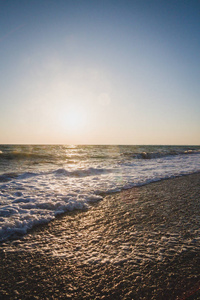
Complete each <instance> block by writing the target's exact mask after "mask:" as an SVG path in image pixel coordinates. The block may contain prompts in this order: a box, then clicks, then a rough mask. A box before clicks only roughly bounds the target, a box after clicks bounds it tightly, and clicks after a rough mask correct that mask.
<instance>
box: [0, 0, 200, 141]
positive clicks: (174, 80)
mask: <svg viewBox="0 0 200 300" xmlns="http://www.w3.org/2000/svg"><path fill="white" fill-rule="evenodd" d="M199 33H200V1H199V0H187V1H186V0H173V1H172V0H119V1H118V0H90V1H89V0H40V1H38V0H29V1H27V0H25V1H23V0H15V1H14V0H0V144H118V145H119V144H132V145H134V144H136V145H141V144H154V145H155V144H159V145H161V144H162V145H168V144H171V145H200V34H199Z"/></svg>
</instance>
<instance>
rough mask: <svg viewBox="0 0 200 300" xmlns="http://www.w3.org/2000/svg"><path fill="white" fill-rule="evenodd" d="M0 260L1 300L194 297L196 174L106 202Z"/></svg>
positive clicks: (28, 239)
mask: <svg viewBox="0 0 200 300" xmlns="http://www.w3.org/2000/svg"><path fill="white" fill-rule="evenodd" d="M0 261H1V264H0V299H136V300H137V299H159V300H160V299H166V300H167V299H172V300H173V299H190V300H191V299H193V300H194V299H200V290H199V289H200V173H198V174H193V175H188V176H183V177H178V178H174V179H168V180H163V181H160V182H156V183H151V184H149V185H146V186H142V187H139V188H132V189H130V190H125V191H122V192H120V193H116V194H113V195H109V196H106V197H105V198H104V200H103V201H101V202H99V203H97V204H94V205H93V206H92V208H91V209H89V210H88V211H83V212H72V213H69V214H66V215H63V216H61V217H60V218H58V219H56V220H54V221H52V222H50V223H49V224H48V225H44V226H40V227H38V228H35V229H34V230H32V231H31V232H30V233H29V234H28V235H26V236H25V237H24V238H23V239H18V240H15V241H11V242H5V243H3V244H1V248H0Z"/></svg>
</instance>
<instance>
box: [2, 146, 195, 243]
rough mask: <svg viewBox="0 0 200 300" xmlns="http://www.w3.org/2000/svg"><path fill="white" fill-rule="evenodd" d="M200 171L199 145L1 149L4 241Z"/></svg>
mask: <svg viewBox="0 0 200 300" xmlns="http://www.w3.org/2000/svg"><path fill="white" fill-rule="evenodd" d="M199 171H200V146H65V145H45V146H41V145H23V146H22V145H0V241H4V240H6V239H8V238H15V237H18V236H21V235H23V234H26V232H27V231H28V230H29V229H31V228H32V227H33V226H34V225H39V224H43V223H46V222H49V221H50V220H52V219H54V218H55V217H56V216H57V215H59V214H62V213H64V212H67V211H72V210H74V209H88V208H89V207H90V204H91V203H92V202H95V201H100V200H102V199H103V195H105V194H106V193H112V192H117V191H120V190H122V189H128V188H131V187H134V186H139V185H143V184H147V183H150V182H153V181H158V180H161V179H165V178H172V177H175V176H180V175H186V174H191V173H194V172H199Z"/></svg>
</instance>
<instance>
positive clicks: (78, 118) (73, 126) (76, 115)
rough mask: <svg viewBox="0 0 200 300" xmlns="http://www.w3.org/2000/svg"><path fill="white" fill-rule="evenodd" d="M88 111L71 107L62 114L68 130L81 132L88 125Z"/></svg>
mask: <svg viewBox="0 0 200 300" xmlns="http://www.w3.org/2000/svg"><path fill="white" fill-rule="evenodd" d="M86 121H87V118H86V112H85V111H84V110H83V109H82V108H80V107H76V108H70V109H69V110H67V111H66V112H65V113H63V114H62V123H63V125H64V127H65V129H66V130H67V131H68V132H71V133H75V132H81V131H82V130H83V129H84V127H85V126H86Z"/></svg>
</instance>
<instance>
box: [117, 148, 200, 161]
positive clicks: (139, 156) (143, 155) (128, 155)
mask: <svg viewBox="0 0 200 300" xmlns="http://www.w3.org/2000/svg"><path fill="white" fill-rule="evenodd" d="M198 153H200V150H192V149H189V150H169V151H155V152H153V151H150V152H146V151H143V152H139V153H130V152H125V153H122V154H121V156H122V157H126V158H129V159H156V158H162V157H168V156H177V155H191V154H198Z"/></svg>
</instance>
